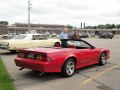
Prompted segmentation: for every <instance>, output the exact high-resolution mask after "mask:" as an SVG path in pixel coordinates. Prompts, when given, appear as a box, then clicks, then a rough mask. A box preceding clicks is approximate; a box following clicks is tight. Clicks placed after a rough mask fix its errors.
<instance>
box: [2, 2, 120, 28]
mask: <svg viewBox="0 0 120 90" xmlns="http://www.w3.org/2000/svg"><path fill="white" fill-rule="evenodd" d="M31 3H32V8H31V19H30V20H31V23H40V24H65V25H67V24H70V25H73V26H77V27H80V23H81V22H83V23H84V22H85V23H86V26H88V25H98V24H107V23H110V24H113V23H114V24H120V0H31ZM2 20H5V21H8V22H9V23H10V24H14V23H27V22H28V0H0V21H2Z"/></svg>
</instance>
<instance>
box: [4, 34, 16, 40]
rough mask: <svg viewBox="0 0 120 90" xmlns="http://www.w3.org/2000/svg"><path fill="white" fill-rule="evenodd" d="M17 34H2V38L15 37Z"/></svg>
mask: <svg viewBox="0 0 120 90" xmlns="http://www.w3.org/2000/svg"><path fill="white" fill-rule="evenodd" d="M15 36H16V34H15V33H8V34H5V35H2V38H3V39H11V38H13V37H15Z"/></svg>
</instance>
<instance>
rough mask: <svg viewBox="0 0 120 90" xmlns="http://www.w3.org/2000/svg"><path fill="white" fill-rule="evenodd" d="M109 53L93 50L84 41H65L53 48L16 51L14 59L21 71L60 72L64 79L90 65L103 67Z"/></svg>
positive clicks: (97, 49) (57, 43)
mask: <svg viewBox="0 0 120 90" xmlns="http://www.w3.org/2000/svg"><path fill="white" fill-rule="evenodd" d="M109 55H110V51H109V50H108V49H105V48H95V46H92V45H91V44H89V43H88V42H86V41H84V40H74V39H65V40H62V44H60V42H56V43H55V44H54V47H37V48H29V49H22V50H19V51H18V55H17V57H16V58H15V59H14V60H15V63H16V65H17V66H19V67H21V69H24V68H27V69H32V70H35V71H39V72H62V74H63V75H64V76H66V77H70V76H72V75H73V74H74V72H75V69H78V68H82V67H85V66H88V65H91V64H97V63H98V64H100V65H105V64H106V60H107V59H109Z"/></svg>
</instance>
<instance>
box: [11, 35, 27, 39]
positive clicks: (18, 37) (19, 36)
mask: <svg viewBox="0 0 120 90" xmlns="http://www.w3.org/2000/svg"><path fill="white" fill-rule="evenodd" d="M26 36H27V35H17V36H15V37H14V38H13V39H24V38H25V37H26Z"/></svg>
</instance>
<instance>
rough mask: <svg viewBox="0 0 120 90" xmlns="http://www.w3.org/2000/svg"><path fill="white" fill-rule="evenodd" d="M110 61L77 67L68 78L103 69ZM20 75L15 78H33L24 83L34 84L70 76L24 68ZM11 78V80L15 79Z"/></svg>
mask: <svg viewBox="0 0 120 90" xmlns="http://www.w3.org/2000/svg"><path fill="white" fill-rule="evenodd" d="M109 64H110V63H108V65H105V66H104V67H102V66H100V65H98V64H94V65H90V66H87V67H84V68H81V69H77V70H76V72H75V74H74V76H73V77H70V78H74V77H75V76H76V75H79V74H80V75H81V73H89V72H97V71H100V70H104V68H107V67H108V66H109ZM20 75H22V76H20V77H21V78H18V79H15V80H21V79H23V80H25V79H30V80H33V82H27V83H25V84H35V83H43V82H45V81H51V80H60V79H66V80H67V79H70V78H65V77H64V76H62V74H61V73H43V74H41V73H40V72H36V71H32V70H27V71H26V70H25V71H24V72H23V73H21V74H20ZM15 80H13V81H15Z"/></svg>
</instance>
